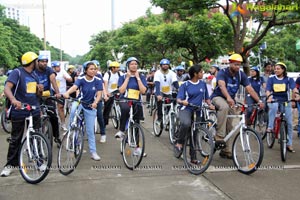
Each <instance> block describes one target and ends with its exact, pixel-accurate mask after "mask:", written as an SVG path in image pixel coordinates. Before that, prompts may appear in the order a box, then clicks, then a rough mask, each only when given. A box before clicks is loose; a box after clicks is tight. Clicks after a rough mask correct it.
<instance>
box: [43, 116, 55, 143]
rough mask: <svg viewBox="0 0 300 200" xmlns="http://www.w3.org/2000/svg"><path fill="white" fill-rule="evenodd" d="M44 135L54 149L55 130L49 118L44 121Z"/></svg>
mask: <svg viewBox="0 0 300 200" xmlns="http://www.w3.org/2000/svg"><path fill="white" fill-rule="evenodd" d="M42 133H43V134H44V135H45V136H46V138H47V139H48V140H49V144H50V146H51V148H52V147H53V129H52V125H51V122H50V119H49V118H48V117H46V118H44V119H43V120H42Z"/></svg>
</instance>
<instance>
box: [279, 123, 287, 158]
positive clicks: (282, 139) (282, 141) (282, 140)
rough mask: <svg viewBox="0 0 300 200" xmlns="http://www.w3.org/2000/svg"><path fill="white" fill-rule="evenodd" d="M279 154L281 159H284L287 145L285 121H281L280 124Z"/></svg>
mask: <svg viewBox="0 0 300 200" xmlns="http://www.w3.org/2000/svg"><path fill="white" fill-rule="evenodd" d="M279 143H280V155H281V160H282V161H283V162H285V161H286V153H287V152H286V147H287V125H286V122H285V121H281V125H280V139H279Z"/></svg>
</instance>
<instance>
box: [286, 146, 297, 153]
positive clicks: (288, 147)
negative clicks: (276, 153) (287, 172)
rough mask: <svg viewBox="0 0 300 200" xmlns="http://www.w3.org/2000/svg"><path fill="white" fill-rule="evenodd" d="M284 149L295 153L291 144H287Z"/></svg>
mask: <svg viewBox="0 0 300 200" xmlns="http://www.w3.org/2000/svg"><path fill="white" fill-rule="evenodd" d="M286 150H287V151H288V152H291V153H295V152H296V151H295V150H294V149H293V147H291V146H287V147H286Z"/></svg>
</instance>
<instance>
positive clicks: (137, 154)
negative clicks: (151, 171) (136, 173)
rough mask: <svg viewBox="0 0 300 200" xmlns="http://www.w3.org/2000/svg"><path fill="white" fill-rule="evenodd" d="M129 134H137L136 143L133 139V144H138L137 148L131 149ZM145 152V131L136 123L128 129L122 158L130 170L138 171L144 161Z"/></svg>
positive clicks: (123, 142) (123, 141)
mask: <svg viewBox="0 0 300 200" xmlns="http://www.w3.org/2000/svg"><path fill="white" fill-rule="evenodd" d="M128 134H131V135H133V134H136V141H134V139H133V137H131V140H132V143H138V144H136V146H132V147H130V145H129V143H128ZM137 148H139V149H137ZM144 152H145V136H144V132H143V129H142V128H141V126H140V125H139V124H138V123H134V124H132V125H131V126H130V127H129V128H128V130H127V134H126V136H125V137H124V138H123V140H122V158H123V161H124V164H125V166H126V167H127V168H128V169H130V170H134V169H136V168H137V167H138V166H139V165H140V163H141V161H142V159H143V155H144Z"/></svg>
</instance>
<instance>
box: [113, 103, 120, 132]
mask: <svg viewBox="0 0 300 200" xmlns="http://www.w3.org/2000/svg"><path fill="white" fill-rule="evenodd" d="M111 121H112V124H113V127H114V128H115V129H118V128H119V125H120V124H119V123H120V122H119V119H118V115H117V110H116V108H115V107H114V106H113V107H112V109H111Z"/></svg>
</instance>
